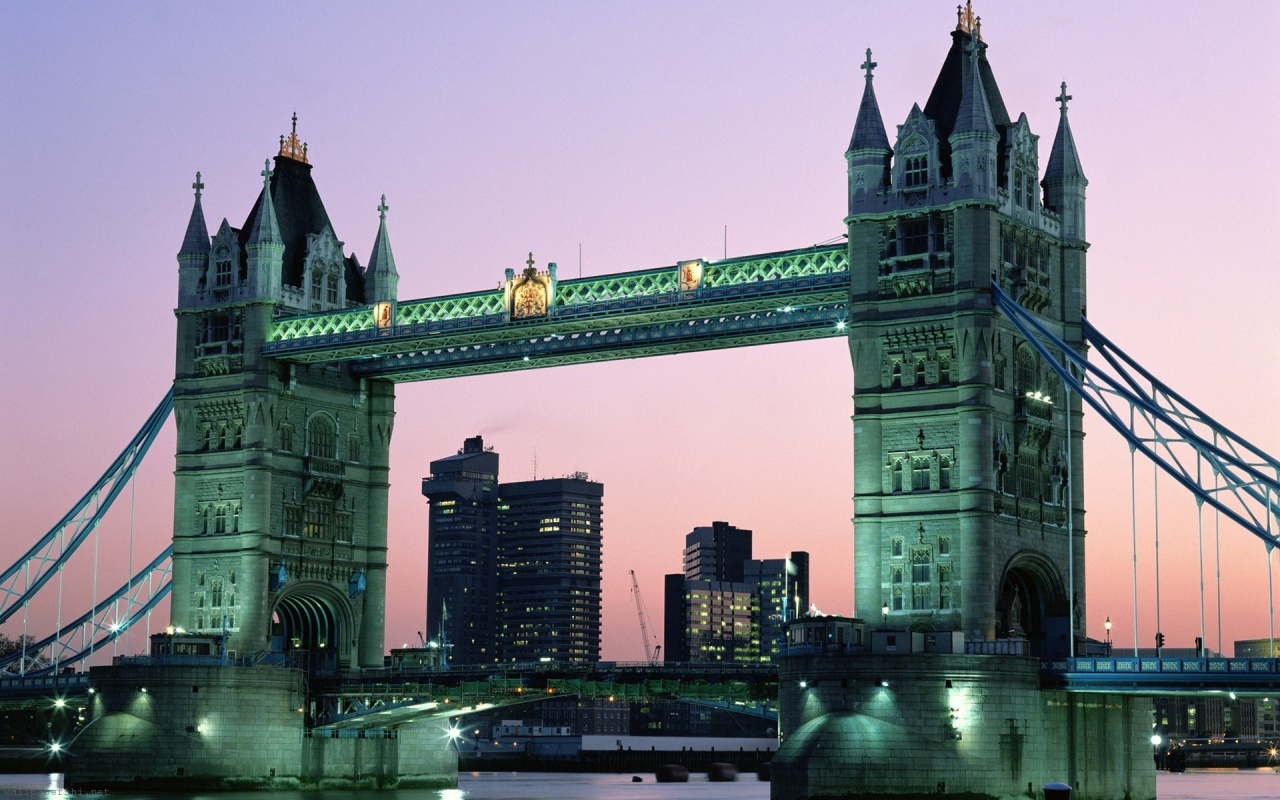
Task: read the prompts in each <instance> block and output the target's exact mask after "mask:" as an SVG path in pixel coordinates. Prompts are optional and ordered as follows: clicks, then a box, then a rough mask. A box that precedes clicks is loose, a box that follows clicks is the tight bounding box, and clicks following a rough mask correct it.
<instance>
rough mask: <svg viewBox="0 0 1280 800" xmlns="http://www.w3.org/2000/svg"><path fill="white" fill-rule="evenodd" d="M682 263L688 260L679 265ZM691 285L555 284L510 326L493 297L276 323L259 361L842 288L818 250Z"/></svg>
mask: <svg viewBox="0 0 1280 800" xmlns="http://www.w3.org/2000/svg"><path fill="white" fill-rule="evenodd" d="M682 263H689V262H682ZM696 263H697V264H699V265H701V266H702V268H703V272H702V280H701V284H700V285H699V287H698V288H696V289H690V290H687V291H681V290H680V289H679V285H678V279H677V276H678V270H679V268H680V265H673V266H670V267H664V268H661V269H657V270H645V271H641V272H633V273H619V274H615V275H605V276H601V277H597V278H580V279H577V280H564V281H559V282H557V284H556V290H555V293H554V299H553V302H552V305H551V308H550V309H549V311H548V314H547V316H546V317H539V318H537V319H534V320H514V321H513V320H510V319H508V316H507V314H506V309H505V308H504V302H505V301H504V294H503V291H502V290H500V289H499V290H494V291H492V292H479V293H472V294H464V295H450V296H447V297H440V298H427V299H423V300H412V301H406V302H404V303H399V304H397V306H396V313H395V322H394V324H393V325H391V326H390V327H385V328H379V327H377V326H376V324H375V321H374V316H373V313H372V310H371V309H370V308H362V309H352V310H345V311H336V312H328V313H324V314H312V315H307V316H302V317H290V318H285V319H279V320H276V321H275V322H274V323H273V324H272V330H271V334H270V337H269V339H268V341H267V342H266V343H265V344H264V345H263V348H262V350H263V353H265V354H267V355H270V356H272V357H275V358H280V359H283V360H288V361H296V362H326V363H332V362H335V361H342V360H347V359H353V358H363V357H368V356H376V355H384V354H390V353H397V352H404V351H405V350H412V349H416V348H421V347H424V346H427V343H428V342H430V344H431V346H433V347H456V346H463V345H468V344H476V343H481V342H492V341H505V340H513V339H520V338H524V337H530V336H537V335H541V334H543V333H545V332H554V333H557V334H566V333H573V332H577V331H579V330H588V329H590V328H592V327H595V326H598V325H600V324H601V323H602V322H603V323H605V324H614V325H621V324H626V323H638V322H642V321H653V320H654V319H655V318H657V317H661V318H667V319H675V318H689V317H694V316H698V315H709V314H725V313H738V312H741V311H746V310H760V309H762V308H765V307H769V306H770V304H773V305H777V306H785V305H788V304H790V305H799V304H802V303H811V302H818V301H821V300H822V299H824V298H823V297H822V295H824V294H825V293H826V292H828V291H829V290H832V289H838V290H840V291H841V292H842V293H843V292H844V291H846V290H847V286H848V255H847V253H846V252H845V250H844V246H843V245H824V246H820V247H810V248H803V249H800V250H792V251H786V252H782V253H768V254H764V255H758V256H749V257H745V258H738V259H729V260H726V261H722V262H703V261H698V262H696Z"/></svg>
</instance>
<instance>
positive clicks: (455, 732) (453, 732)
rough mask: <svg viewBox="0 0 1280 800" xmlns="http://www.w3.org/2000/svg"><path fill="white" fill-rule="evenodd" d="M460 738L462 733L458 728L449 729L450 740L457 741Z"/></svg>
mask: <svg viewBox="0 0 1280 800" xmlns="http://www.w3.org/2000/svg"><path fill="white" fill-rule="evenodd" d="M460 736H462V731H460V730H458V729H457V728H450V729H449V739H450V740H456V739H457V738H458V737H460Z"/></svg>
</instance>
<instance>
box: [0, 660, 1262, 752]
mask: <svg viewBox="0 0 1280 800" xmlns="http://www.w3.org/2000/svg"><path fill="white" fill-rule="evenodd" d="M972 657H973V658H1017V657H1018V656H972ZM145 658H146V657H131V658H129V659H127V660H128V661H129V662H130V663H137V662H139V661H141V660H144V659H145ZM121 660H122V661H123V660H125V659H121ZM176 661H177V660H176V659H175V660H174V663H176ZM203 661H208V662H209V664H210V665H215V664H220V663H222V662H218V661H217V659H216V657H215V658H214V659H207V658H206V659H203ZM203 661H202V663H203ZM183 663H188V662H187V661H184V662H183ZM259 663H263V662H260V661H258V660H253V659H241V660H239V661H238V662H237V664H236V665H240V666H252V665H255V664H259ZM236 665H232V664H225V666H236ZM1040 666H1041V671H1040V674H1041V681H1042V685H1043V686H1044V687H1045V688H1048V689H1063V690H1066V691H1068V692H1073V693H1090V692H1093V693H1103V692H1105V693H1108V694H1130V695H1145V696H1168V695H1203V694H1222V693H1234V694H1236V695H1237V696H1259V697H1261V696H1264V695H1267V694H1275V693H1280V659H1274V658H1163V657H1162V658H1156V657H1141V658H1126V657H1110V658H1070V659H1059V660H1052V661H1041V663H1040ZM309 691H310V694H311V699H312V702H313V703H314V706H313V709H314V710H313V715H314V718H313V722H312V724H313V726H314V729H315V730H316V731H317V732H318V733H320V735H326V734H325V732H329V733H328V735H340V734H339V733H338V732H339V731H343V730H349V731H351V732H353V733H354V732H355V731H357V730H370V729H385V728H391V727H394V726H397V725H401V724H404V723H406V722H412V721H414V720H417V719H424V718H432V717H447V716H459V715H462V714H467V713H474V712H476V711H482V710H486V709H490V708H498V707H503V706H511V705H518V704H523V703H530V702H534V701H536V700H541V699H544V698H546V697H548V696H553V695H557V694H560V695H573V696H580V697H592V698H602V699H616V700H632V699H645V698H649V699H673V700H675V699H678V700H687V701H696V702H711V703H720V704H724V705H725V707H730V706H731V707H733V708H734V709H735V710H740V711H742V712H744V713H762V712H768V711H769V710H770V709H772V707H773V703H774V702H776V698H777V694H778V670H777V667H776V666H775V665H772V664H701V663H683V664H681V663H663V664H654V665H650V664H647V663H644V662H599V663H596V664H553V663H536V664H511V665H494V666H488V667H453V668H450V669H447V670H440V669H423V670H417V669H408V670H405V669H391V668H387V669H378V670H359V671H350V672H345V673H343V674H341V675H333V676H315V677H312V678H311V679H310V681H309ZM92 692H93V688H92V685H91V675H90V674H89V673H85V672H78V673H69V674H59V675H40V676H35V677H26V678H6V679H0V708H32V707H37V706H43V705H45V704H52V703H55V702H56V701H57V700H59V699H61V700H62V701H63V702H64V703H66V704H68V705H71V704H74V703H76V702H80V703H81V704H83V701H85V700H87V699H88V696H89V695H90V694H91V693H92Z"/></svg>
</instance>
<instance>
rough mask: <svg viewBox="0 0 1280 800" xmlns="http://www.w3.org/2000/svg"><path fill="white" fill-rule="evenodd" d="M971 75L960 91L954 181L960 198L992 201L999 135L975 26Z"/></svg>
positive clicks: (954, 128)
mask: <svg viewBox="0 0 1280 800" xmlns="http://www.w3.org/2000/svg"><path fill="white" fill-rule="evenodd" d="M968 38H969V42H968V46H967V50H968V53H967V55H968V58H969V74H968V76H967V80H966V81H965V83H964V85H963V88H962V89H961V92H960V104H959V107H958V108H957V109H956V119H955V124H954V125H953V126H952V127H951V135H950V136H948V137H947V141H948V142H949V143H950V144H951V174H952V181H953V184H954V186H955V187H956V190H957V192H958V194H959V195H960V196H961V197H965V196H968V197H971V198H974V199H982V200H991V199H993V198H994V197H995V194H996V187H997V182H996V149H997V147H998V146H999V143H1000V134H999V132H998V131H997V130H996V123H995V120H994V119H993V118H992V115H991V105H990V104H989V103H988V102H987V92H986V89H985V88H984V87H983V85H982V65H981V61H980V56H981V54H982V48H983V47H984V46H985V45H983V44H982V40H981V39H979V38H978V31H977V28H976V27H975V28H974V29H972V30H970V31H969V33H968Z"/></svg>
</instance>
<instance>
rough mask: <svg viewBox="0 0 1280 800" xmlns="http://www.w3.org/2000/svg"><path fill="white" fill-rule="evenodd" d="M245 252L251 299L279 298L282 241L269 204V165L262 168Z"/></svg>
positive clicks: (273, 207) (272, 206)
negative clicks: (251, 226) (258, 193)
mask: <svg viewBox="0 0 1280 800" xmlns="http://www.w3.org/2000/svg"><path fill="white" fill-rule="evenodd" d="M244 249H245V251H246V253H247V254H248V256H249V263H248V271H249V285H250V288H251V291H252V293H253V296H255V297H271V298H275V297H278V296H279V294H280V284H281V271H282V270H283V269H284V238H283V237H281V236H280V223H279V222H277V221H276V207H275V204H274V203H273V202H272V200H271V162H270V161H266V162H264V163H263V166H262V200H261V201H260V202H259V203H258V213H257V215H256V216H254V218H253V229H252V230H251V231H250V233H249V241H248V242H246V243H245V248H244Z"/></svg>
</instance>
